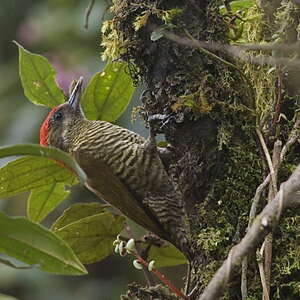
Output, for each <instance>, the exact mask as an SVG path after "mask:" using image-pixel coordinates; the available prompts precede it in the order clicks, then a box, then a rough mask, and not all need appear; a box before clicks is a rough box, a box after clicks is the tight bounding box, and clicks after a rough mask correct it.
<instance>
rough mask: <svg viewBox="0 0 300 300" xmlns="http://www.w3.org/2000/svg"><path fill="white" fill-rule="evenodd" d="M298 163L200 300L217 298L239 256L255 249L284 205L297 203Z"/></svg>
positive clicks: (240, 257)
mask: <svg viewBox="0 0 300 300" xmlns="http://www.w3.org/2000/svg"><path fill="white" fill-rule="evenodd" d="M299 192H300V165H299V166H298V167H297V168H296V170H295V171H294V172H293V174H292V175H291V177H290V178H289V179H288V180H287V181H286V182H285V183H283V184H281V188H280V191H279V192H278V193H277V195H276V197H275V198H274V199H273V200H272V201H271V202H269V203H268V204H267V205H266V206H265V208H264V209H263V211H262V212H261V213H260V214H259V215H258V216H257V217H256V218H255V220H254V222H253V225H252V226H251V228H250V230H249V231H248V232H247V233H246V235H245V236H244V238H243V239H242V240H241V242H240V243H239V244H237V245H236V246H234V247H233V248H232V249H231V251H230V253H229V255H228V258H227V259H226V260H225V261H224V262H223V264H222V266H221V267H220V268H219V270H218V271H217V272H216V273H215V275H214V277H213V278H212V280H211V281H210V283H209V284H208V286H207V287H206V288H205V290H204V292H203V294H202V295H201V296H200V298H199V299H200V300H217V299H219V298H220V297H221V296H222V294H223V293H224V291H225V289H226V283H227V282H228V281H229V280H230V279H231V277H232V275H233V271H234V268H235V267H237V266H239V265H240V264H241V262H242V259H243V258H244V257H245V256H246V255H248V254H249V253H250V252H252V251H253V250H254V249H256V248H257V247H258V245H259V243H261V242H262V241H263V239H264V238H265V236H266V235H267V234H268V232H270V231H271V230H273V229H274V228H275V227H276V226H277V224H278V220H279V218H280V215H281V213H282V212H283V210H284V209H286V208H287V207H294V206H300V199H299V198H300V197H299V194H297V193H299Z"/></svg>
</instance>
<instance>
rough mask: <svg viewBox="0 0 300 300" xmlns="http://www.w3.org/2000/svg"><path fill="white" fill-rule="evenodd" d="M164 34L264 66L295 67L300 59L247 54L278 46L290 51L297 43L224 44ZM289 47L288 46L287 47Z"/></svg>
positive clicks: (176, 39)
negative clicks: (266, 44) (264, 44)
mask: <svg viewBox="0 0 300 300" xmlns="http://www.w3.org/2000/svg"><path fill="white" fill-rule="evenodd" d="M164 36H165V37H166V38H168V39H170V40H172V41H174V42H176V43H178V44H181V45H185V46H188V47H191V48H198V49H202V48H205V49H209V50H212V51H223V52H226V53H227V54H229V55H231V56H232V57H235V58H238V59H241V60H243V61H244V62H247V63H250V64H255V65H260V66H265V65H270V66H274V67H276V66H287V67H292V68H296V67H299V66H300V59H290V58H288V57H272V56H267V55H259V56H253V55H252V54H248V53H247V52H246V51H247V50H272V49H278V48H281V49H283V48H286V47H287V48H288V50H290V51H292V50H294V49H298V50H299V45H300V44H299V43H297V44H291V45H290V46H289V45H285V46H282V47H279V45H275V44H270V45H268V46H263V45H253V44H246V45H225V44H220V43H217V42H212V41H210V42H206V41H198V40H196V39H192V40H191V39H189V38H186V37H181V36H178V35H176V34H174V33H172V32H167V31H164ZM289 47H290V48H289Z"/></svg>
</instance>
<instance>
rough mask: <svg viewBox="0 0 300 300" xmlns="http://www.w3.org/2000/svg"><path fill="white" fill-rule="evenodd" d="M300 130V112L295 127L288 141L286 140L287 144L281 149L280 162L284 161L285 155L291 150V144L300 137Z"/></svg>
mask: <svg viewBox="0 0 300 300" xmlns="http://www.w3.org/2000/svg"><path fill="white" fill-rule="evenodd" d="M299 130H300V113H298V115H297V117H296V122H295V124H294V127H293V129H292V131H291V133H290V135H289V138H288V141H287V142H286V144H285V145H284V146H283V148H282V150H281V154H280V162H282V161H283V159H284V156H285V155H286V153H287V152H288V151H289V149H290V148H291V146H292V145H293V144H294V143H295V142H296V141H297V140H298V139H299V137H300V132H299Z"/></svg>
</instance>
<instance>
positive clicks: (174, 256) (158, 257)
mask: <svg viewBox="0 0 300 300" xmlns="http://www.w3.org/2000/svg"><path fill="white" fill-rule="evenodd" d="M150 260H155V268H161V267H171V266H177V265H182V264H186V263H187V259H186V258H185V256H184V255H183V254H182V253H181V252H180V251H179V250H178V249H177V248H176V247H175V246H173V245H171V244H167V245H166V246H162V247H156V246H152V247H151V248H150V251H149V259H148V261H150Z"/></svg>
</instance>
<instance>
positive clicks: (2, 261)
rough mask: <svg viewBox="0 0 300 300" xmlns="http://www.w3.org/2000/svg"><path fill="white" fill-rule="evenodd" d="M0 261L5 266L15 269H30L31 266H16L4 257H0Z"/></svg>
mask: <svg viewBox="0 0 300 300" xmlns="http://www.w3.org/2000/svg"><path fill="white" fill-rule="evenodd" d="M0 263H1V264H3V265H6V266H9V267H11V268H13V269H17V270H25V269H32V266H28V265H26V266H16V265H15V264H13V263H12V262H11V261H10V260H8V259H4V258H0Z"/></svg>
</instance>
